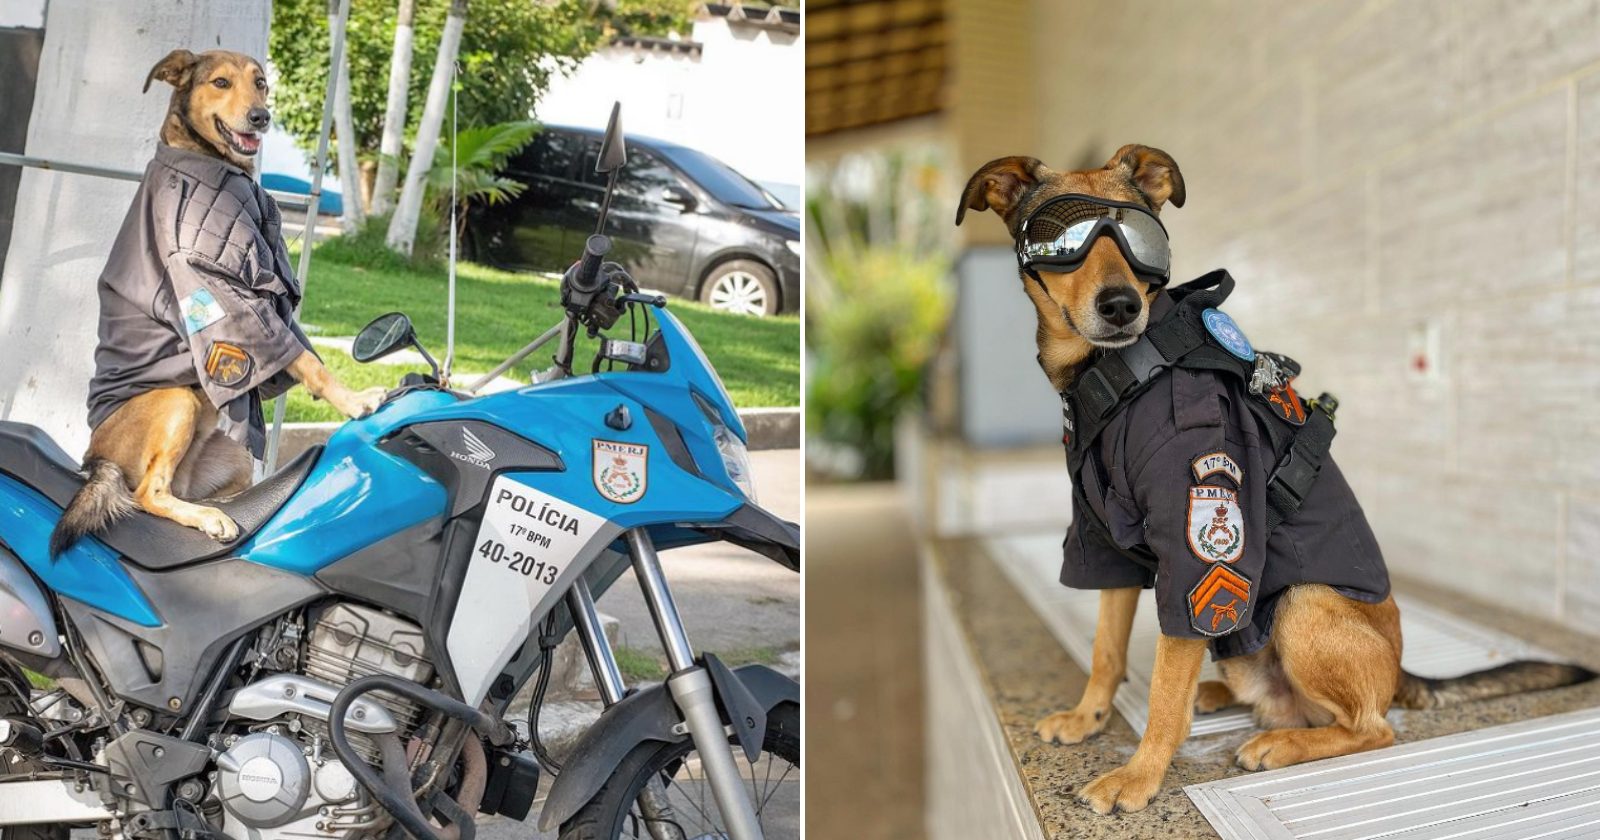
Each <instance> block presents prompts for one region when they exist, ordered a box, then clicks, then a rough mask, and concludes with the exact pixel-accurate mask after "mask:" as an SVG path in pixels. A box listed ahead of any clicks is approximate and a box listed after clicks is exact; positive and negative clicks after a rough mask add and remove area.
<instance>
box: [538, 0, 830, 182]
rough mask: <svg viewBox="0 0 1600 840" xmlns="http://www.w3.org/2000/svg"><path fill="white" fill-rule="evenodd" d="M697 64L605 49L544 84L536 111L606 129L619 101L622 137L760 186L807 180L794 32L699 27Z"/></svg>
mask: <svg viewBox="0 0 1600 840" xmlns="http://www.w3.org/2000/svg"><path fill="white" fill-rule="evenodd" d="M690 37H691V40H694V41H698V42H700V43H701V44H702V46H703V51H702V53H701V54H700V55H699V56H698V57H691V56H686V55H682V54H679V53H666V52H663V51H659V50H657V51H648V50H636V49H634V48H631V47H617V46H612V47H606V48H604V49H601V50H599V51H597V52H596V53H595V54H594V55H592V56H590V57H589V58H588V59H586V60H585V61H584V62H583V64H582V65H580V66H579V68H578V69H577V70H576V71H575V72H574V73H573V74H572V75H571V76H570V77H565V78H560V77H558V78H556V79H554V80H552V81H551V84H550V90H549V91H548V92H547V93H546V94H545V96H544V98H543V99H541V100H540V102H539V105H538V107H537V109H536V111H537V113H536V116H537V117H538V119H540V120H542V121H544V122H548V123H554V124H562V125H576V126H585V127H592V128H604V127H605V121H606V117H607V116H608V115H609V114H610V112H611V103H612V102H613V101H621V102H622V125H623V127H624V128H625V129H626V130H627V132H628V133H629V134H637V135H641V136H647V137H656V138H659V139H662V140H670V141H672V142H675V143H681V144H683V145H685V146H690V147H692V148H695V149H699V150H701V151H703V152H706V153H707V154H710V155H712V156H713V157H716V158H718V159H720V160H722V161H723V162H725V163H727V164H728V165H730V166H732V167H733V168H734V169H737V170H739V171H740V172H742V173H744V174H745V175H746V176H748V177H750V178H752V179H754V180H757V181H762V182H773V183H778V184H787V185H799V184H800V183H802V180H803V178H804V172H805V89H804V84H805V53H804V47H803V44H802V42H801V41H800V38H799V36H798V35H796V34H787V33H783V32H778V31H773V30H764V29H760V28H758V27H755V26H751V25H748V24H742V23H735V24H732V25H730V24H729V23H728V21H727V20H726V19H723V18H711V19H709V20H700V21H697V22H696V23H695V25H694V32H693V34H692V35H691V36H690Z"/></svg>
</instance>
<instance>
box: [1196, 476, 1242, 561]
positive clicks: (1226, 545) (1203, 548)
mask: <svg viewBox="0 0 1600 840" xmlns="http://www.w3.org/2000/svg"><path fill="white" fill-rule="evenodd" d="M1185 530H1186V532H1187V536H1188V540H1189V550H1190V551H1192V552H1194V556H1196V557H1198V558H1200V559H1201V560H1204V561H1205V562H1207V563H1232V562H1234V561H1236V560H1238V559H1239V558H1240V557H1241V556H1243V555H1244V516H1243V515H1242V514H1240V513H1239V497H1238V494H1236V493H1234V492H1233V491H1232V490H1229V489H1227V488H1226V487H1212V486H1210V485H1206V484H1202V485H1198V486H1194V487H1190V488H1189V522H1188V525H1187V526H1186V528H1185Z"/></svg>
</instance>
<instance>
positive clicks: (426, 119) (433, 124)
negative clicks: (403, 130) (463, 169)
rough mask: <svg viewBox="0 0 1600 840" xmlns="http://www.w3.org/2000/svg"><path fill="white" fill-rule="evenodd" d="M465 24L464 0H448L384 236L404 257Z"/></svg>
mask: <svg viewBox="0 0 1600 840" xmlns="http://www.w3.org/2000/svg"><path fill="white" fill-rule="evenodd" d="M466 25H467V0H450V14H449V16H448V17H446V18H445V22H444V34H443V35H442V36H441V37H440V38H439V54H438V55H437V56H436V57H435V58H434V62H433V78H432V80H431V81H430V82H428V101H427V102H426V104H424V105H423V107H422V122H420V123H419V124H418V125H417V143H416V148H415V149H413V150H412V153H411V165H410V166H409V167H407V168H406V184H405V187H404V188H402V189H401V190H400V201H399V203H398V204H396V205H395V209H394V216H393V217H391V218H390V219H389V233H388V236H387V237H386V241H387V242H388V244H389V248H390V249H391V250H394V251H396V252H398V253H400V254H404V255H406V256H410V255H411V246H412V244H413V242H414V240H415V239H416V235H417V219H418V217H419V216H420V215H421V213H422V198H423V189H424V187H425V186H426V184H427V180H428V170H429V169H430V168H431V167H432V166H433V155H434V151H435V149H436V148H437V147H438V145H439V129H440V127H441V125H442V124H443V123H444V109H445V101H446V100H447V99H449V94H450V83H451V80H452V79H453V77H454V76H455V65H456V55H457V54H458V53H459V52H460V50H461V30H462V29H464V28H465V27H466Z"/></svg>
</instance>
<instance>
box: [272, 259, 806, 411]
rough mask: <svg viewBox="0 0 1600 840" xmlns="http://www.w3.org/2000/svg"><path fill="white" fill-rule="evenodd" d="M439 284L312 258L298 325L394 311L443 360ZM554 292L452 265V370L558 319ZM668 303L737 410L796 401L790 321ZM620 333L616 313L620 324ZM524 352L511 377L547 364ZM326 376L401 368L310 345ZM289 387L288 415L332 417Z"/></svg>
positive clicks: (314, 326) (388, 377)
mask: <svg viewBox="0 0 1600 840" xmlns="http://www.w3.org/2000/svg"><path fill="white" fill-rule="evenodd" d="M445 281H446V276H445V273H444V271H443V270H442V269H440V270H438V271H418V270H413V269H389V268H385V269H383V270H377V269H368V268H365V267H363V266H360V265H351V264H347V263H344V262H339V261H335V260H333V259H329V258H326V257H325V256H323V255H322V253H321V250H320V249H319V251H318V252H316V253H314V254H313V259H312V261H311V274H310V277H309V278H308V279H307V282H306V298H305V303H304V305H303V307H302V309H301V312H300V319H301V321H302V322H303V323H304V324H306V326H307V331H308V332H310V333H311V334H312V335H314V336H334V337H347V336H353V335H355V334H356V333H357V332H358V331H359V330H360V329H361V328H362V327H363V326H365V325H366V324H367V322H368V321H371V320H372V319H373V318H375V317H377V316H379V315H382V314H384V313H385V312H393V311H397V310H398V311H400V312H404V313H406V314H407V315H409V316H410V317H411V321H412V323H414V324H415V325H416V327H417V335H418V336H419V337H420V338H421V339H422V343H423V345H424V346H426V347H427V348H428V352H430V353H432V354H433V355H434V356H436V357H439V358H440V359H442V358H443V356H444V337H445V291H446V288H445ZM560 299H561V298H560V289H559V287H558V285H557V284H556V283H555V282H553V281H550V280H545V279H543V278H541V277H539V276H537V275H531V274H514V273H511V272H506V271H499V270H496V269H492V268H487V267H484V266H480V265H473V264H470V263H461V264H460V265H459V266H458V267H457V270H456V308H457V316H456V361H455V370H456V371H458V372H466V373H486V372H488V371H489V370H490V369H492V368H493V367H494V366H495V365H497V364H499V363H500V362H501V361H503V360H504V359H505V358H506V357H507V356H509V355H511V354H512V353H513V352H515V351H516V350H517V349H518V348H520V347H522V346H523V345H524V344H527V343H528V342H529V341H532V340H533V339H534V338H536V337H538V335H539V334H540V333H542V332H544V331H545V330H546V329H548V328H549V327H550V326H552V325H554V324H555V323H556V322H557V321H559V320H560V318H561V306H560ZM670 308H671V310H672V312H673V314H675V315H677V316H678V317H679V318H680V319H681V320H682V321H683V322H684V324H686V325H687V326H688V327H689V329H690V330H692V331H693V332H694V335H695V338H696V339H697V340H698V341H699V342H700V346H701V347H703V348H704V349H705V351H706V355H707V356H709V357H710V359H711V363H712V364H713V365H715V366H716V368H717V372H718V373H719V374H720V375H721V376H722V381H723V383H724V384H726V385H727V387H728V393H729V394H730V395H731V396H732V397H733V401H734V404H735V405H737V406H739V407H740V408H753V407H758V406H794V405H799V404H800V321H799V319H798V318H796V317H794V316H780V317H776V318H750V317H746V316H742V315H729V314H724V313H721V312H716V311H714V310H712V309H710V308H708V307H705V306H702V305H700V304H698V303H691V302H689V301H684V300H679V299H676V298H674V299H672V301H671V304H670ZM619 326H621V327H622V329H623V332H622V333H620V335H623V336H625V335H626V329H627V328H626V319H624V321H622V322H620V324H619ZM554 347H555V345H554V344H551V345H550V351H549V352H547V351H546V350H544V349H541V350H539V351H538V352H536V353H534V354H533V356H531V357H529V358H528V359H526V360H525V361H524V362H523V363H522V364H521V365H518V366H517V367H516V368H515V370H514V371H513V373H514V374H515V375H516V377H517V378H518V379H519V380H521V381H524V382H526V381H528V376H529V374H530V373H531V371H532V370H533V369H535V368H543V367H547V366H548V365H549V364H550V353H551V352H553V351H554ZM319 352H320V353H321V354H322V356H323V358H324V360H326V361H327V362H328V365H329V367H331V368H332V369H333V371H334V373H335V374H337V375H338V376H339V377H340V379H341V380H342V381H344V382H345V383H346V384H348V385H350V386H351V387H353V388H359V387H366V386H370V385H391V386H392V385H394V384H395V383H396V382H398V381H399V378H400V374H401V373H403V372H404V371H405V370H407V369H408V368H406V367H404V366H394V365H359V364H356V363H355V361H354V360H352V359H350V357H348V356H346V355H344V354H342V353H338V352H337V351H334V350H329V349H326V348H319ZM592 357H593V345H592V344H589V343H587V342H585V343H581V344H580V345H579V347H578V352H577V354H576V356H575V361H574V367H575V368H578V369H580V370H586V369H587V367H588V364H589V360H590V359H591V358H592ZM303 392H304V389H303V388H296V389H294V391H292V392H291V397H290V400H289V412H288V418H289V419H290V420H291V421H305V420H336V419H338V416H337V413H336V412H334V411H333V410H332V409H331V408H329V407H328V406H327V404H325V403H321V402H316V401H313V400H311V399H310V397H309V396H307V395H306V394H304V393H303Z"/></svg>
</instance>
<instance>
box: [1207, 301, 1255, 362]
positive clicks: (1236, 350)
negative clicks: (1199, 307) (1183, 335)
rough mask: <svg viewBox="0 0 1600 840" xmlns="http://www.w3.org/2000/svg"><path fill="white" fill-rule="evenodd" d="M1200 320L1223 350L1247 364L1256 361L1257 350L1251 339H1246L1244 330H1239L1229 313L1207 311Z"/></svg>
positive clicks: (1218, 310) (1213, 310)
mask: <svg viewBox="0 0 1600 840" xmlns="http://www.w3.org/2000/svg"><path fill="white" fill-rule="evenodd" d="M1200 320H1201V322H1203V323H1204V324H1205V325H1206V332H1208V333H1211V337H1212V338H1214V339H1216V340H1217V343H1218V344H1220V345H1222V349H1224V350H1227V351H1228V352H1229V353H1232V354H1233V355H1235V356H1238V357H1239V358H1241V359H1244V360H1245V361H1247V362H1253V361H1255V360H1256V350H1255V348H1254V347H1251V346H1250V339H1248V338H1245V337H1244V330H1241V329H1239V325H1238V324H1235V323H1234V322H1233V319H1232V318H1230V317H1228V313H1226V312H1223V311H1222V310H1220V309H1207V310H1206V311H1204V312H1201V313H1200Z"/></svg>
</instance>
